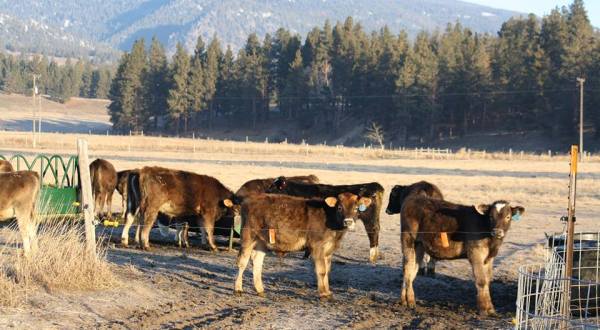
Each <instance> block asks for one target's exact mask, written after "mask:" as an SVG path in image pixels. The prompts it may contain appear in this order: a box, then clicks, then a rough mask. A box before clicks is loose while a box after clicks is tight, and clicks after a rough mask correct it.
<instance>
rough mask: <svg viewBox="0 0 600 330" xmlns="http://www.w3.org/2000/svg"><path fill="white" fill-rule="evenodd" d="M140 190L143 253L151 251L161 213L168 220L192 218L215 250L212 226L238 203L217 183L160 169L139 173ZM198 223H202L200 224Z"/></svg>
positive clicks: (188, 173)
mask: <svg viewBox="0 0 600 330" xmlns="http://www.w3.org/2000/svg"><path fill="white" fill-rule="evenodd" d="M130 177H134V176H131V175H130ZM139 187H140V206H139V208H140V213H141V215H142V216H143V217H144V221H143V225H142V231H141V237H140V240H141V245H142V249H148V248H149V247H150V245H149V235H150V229H152V226H153V225H154V222H155V221H156V217H157V215H158V212H161V213H164V214H165V215H167V216H170V217H180V216H194V218H195V219H196V222H197V223H196V225H197V226H198V227H204V231H205V232H206V235H207V238H208V244H209V245H210V248H211V250H213V251H216V250H217V246H216V245H215V242H214V238H213V232H214V226H215V222H216V220H217V219H219V218H221V217H222V216H223V215H225V214H226V213H228V212H230V211H231V208H232V207H233V206H234V202H235V201H237V199H236V198H235V195H234V194H233V192H232V191H231V190H229V189H227V188H226V187H225V186H224V185H223V184H222V183H221V182H219V180H217V179H215V178H213V177H210V176H207V175H200V174H195V173H190V172H185V171H177V170H170V169H166V168H162V167H144V168H142V169H141V170H140V173H139ZM199 219H202V220H203V221H204V222H203V223H200V221H199ZM128 221H129V219H128Z"/></svg>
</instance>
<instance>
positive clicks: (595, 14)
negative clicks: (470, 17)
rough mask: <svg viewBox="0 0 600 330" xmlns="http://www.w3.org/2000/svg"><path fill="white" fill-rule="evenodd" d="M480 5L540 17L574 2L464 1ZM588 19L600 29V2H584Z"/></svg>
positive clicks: (546, 0) (554, 0)
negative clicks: (555, 8)
mask: <svg viewBox="0 0 600 330" xmlns="http://www.w3.org/2000/svg"><path fill="white" fill-rule="evenodd" d="M463 1H466V2H472V3H478V4H482V5H486V6H490V7H494V8H501V9H509V10H515V11H520V12H525V13H534V14H536V15H538V16H542V15H545V14H549V13H550V11H551V10H552V9H553V8H554V7H556V6H558V7H562V6H568V5H570V4H571V3H572V2H573V1H571V0H568V1H565V0H463ZM584 3H585V9H586V10H587V13H588V17H589V18H590V21H591V22H592V25H594V26H595V27H600V0H584Z"/></svg>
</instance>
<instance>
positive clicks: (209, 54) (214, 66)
mask: <svg viewBox="0 0 600 330" xmlns="http://www.w3.org/2000/svg"><path fill="white" fill-rule="evenodd" d="M222 57H223V54H222V52H221V43H220V42H219V39H218V38H217V35H216V34H215V35H214V36H213V39H212V40H211V42H210V44H209V45H208V49H207V50H206V56H205V57H204V59H203V61H202V64H203V67H204V68H205V70H204V73H205V74H204V99H205V102H206V103H207V107H208V110H209V112H208V127H209V128H211V127H212V123H213V118H214V116H215V114H214V97H215V93H216V91H217V82H218V80H219V63H220V62H221V58H222Z"/></svg>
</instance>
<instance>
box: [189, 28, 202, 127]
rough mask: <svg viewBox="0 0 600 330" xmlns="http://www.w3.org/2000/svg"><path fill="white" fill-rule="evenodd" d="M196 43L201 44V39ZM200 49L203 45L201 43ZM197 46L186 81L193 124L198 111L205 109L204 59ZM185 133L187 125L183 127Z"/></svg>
mask: <svg viewBox="0 0 600 330" xmlns="http://www.w3.org/2000/svg"><path fill="white" fill-rule="evenodd" d="M198 42H199V43H201V42H202V39H201V38H198ZM202 48H204V45H203V43H202ZM199 49H200V47H199V45H197V46H196V52H195V53H194V55H193V56H192V59H191V67H190V73H189V75H188V81H187V93H188V96H187V97H188V102H189V106H190V110H189V112H190V116H191V118H192V119H193V120H194V122H195V118H196V117H197V115H198V113H200V111H202V110H204V109H205V108H206V104H205V103H206V95H205V88H206V87H205V68H204V65H203V63H202V57H204V58H206V57H205V54H204V51H199ZM185 126H186V128H185V130H186V131H187V125H185Z"/></svg>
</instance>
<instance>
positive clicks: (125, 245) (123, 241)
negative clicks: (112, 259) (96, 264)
mask: <svg viewBox="0 0 600 330" xmlns="http://www.w3.org/2000/svg"><path fill="white" fill-rule="evenodd" d="M121 247H124V248H126V247H129V241H127V240H121Z"/></svg>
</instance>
